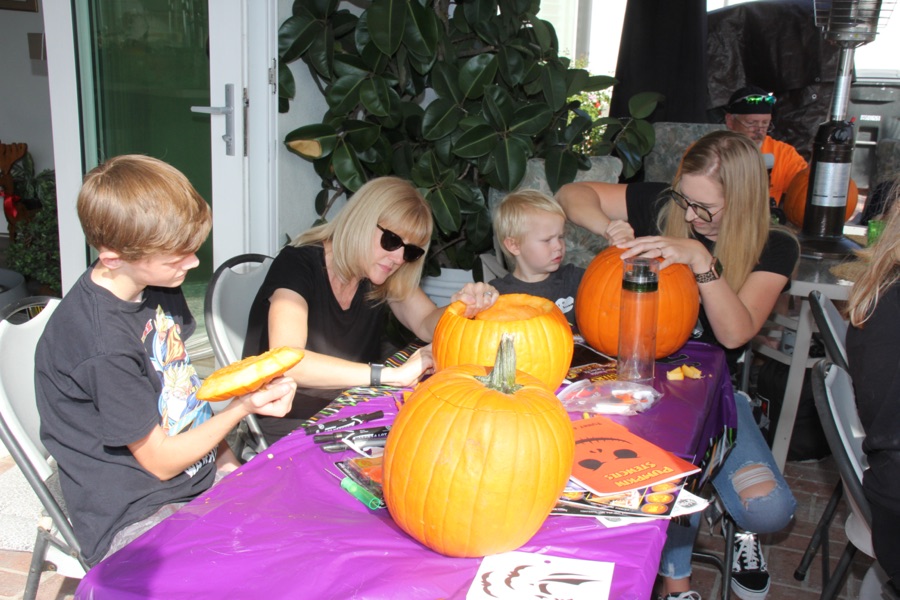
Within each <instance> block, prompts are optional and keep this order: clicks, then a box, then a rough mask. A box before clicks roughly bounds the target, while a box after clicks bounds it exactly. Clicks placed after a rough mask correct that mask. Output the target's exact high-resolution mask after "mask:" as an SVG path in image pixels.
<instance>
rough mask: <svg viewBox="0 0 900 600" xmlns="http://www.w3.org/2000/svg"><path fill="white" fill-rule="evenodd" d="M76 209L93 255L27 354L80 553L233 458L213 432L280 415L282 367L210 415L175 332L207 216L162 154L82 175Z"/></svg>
mask: <svg viewBox="0 0 900 600" xmlns="http://www.w3.org/2000/svg"><path fill="white" fill-rule="evenodd" d="M78 217H79V219H80V221H81V225H82V228H83V229H84V232H85V235H86V237H87V241H88V243H89V244H90V245H92V246H93V247H94V248H96V249H97V251H98V253H99V254H98V258H97V260H96V261H95V262H94V263H93V264H92V265H91V266H90V267H89V268H88V269H87V271H86V272H85V273H84V274H83V275H82V276H81V278H80V279H79V280H78V281H77V282H76V283H75V285H74V286H73V288H72V289H71V290H70V291H69V292H68V293H67V294H66V296H65V298H63V300H62V302H61V303H60V304H59V306H58V307H57V309H56V311H55V312H54V313H53V315H52V316H51V318H50V320H49V322H48V323H47V327H46V330H45V331H44V334H43V335H42V336H41V339H40V341H39V342H38V346H37V351H36V353H35V391H36V394H37V405H38V410H39V412H40V415H41V440H42V441H43V442H44V444H45V446H46V447H47V449H48V450H49V451H50V453H51V454H52V455H53V456H54V458H56V460H57V462H58V464H59V473H60V484H61V486H62V491H63V496H64V497H65V500H66V504H67V505H68V512H69V514H70V515H71V518H72V522H73V525H74V528H75V535H76V537H77V538H78V542H79V544H80V545H81V550H82V552H83V554H84V556H85V558H86V560H87V562H88V563H89V564H91V565H93V564H95V563H97V562H99V561H100V560H101V559H102V558H104V556H106V555H107V554H109V553H111V552H114V551H115V550H116V549H118V548H120V547H122V546H124V545H125V544H126V543H127V542H128V541H130V540H131V539H134V538H135V537H137V536H138V535H139V534H140V533H142V532H143V531H144V530H146V529H149V527H150V526H152V525H153V524H155V523H156V522H159V521H160V520H162V519H163V518H164V517H165V516H168V515H169V514H171V513H173V512H174V511H175V510H176V509H177V508H178V507H180V506H181V505H182V504H184V503H185V502H187V501H189V500H191V499H192V498H194V497H196V496H198V495H199V494H201V493H202V492H204V491H206V490H207V489H209V487H210V486H211V485H213V483H214V481H215V479H216V477H217V469H218V470H219V475H220V476H221V475H223V474H224V473H226V472H230V471H231V470H233V469H235V468H236V467H237V466H238V463H237V460H236V458H235V456H234V454H232V452H231V451H230V450H229V449H228V446H227V445H226V444H225V443H224V442H223V440H224V438H225V435H226V434H227V433H228V432H229V431H231V429H232V428H233V427H234V426H235V425H237V424H238V423H239V422H240V420H241V419H243V418H244V417H245V416H246V415H248V414H250V413H256V414H266V415H275V416H281V415H283V414H285V413H286V412H287V411H288V410H289V409H290V407H291V402H292V400H293V397H294V389H295V388H296V384H295V383H294V382H293V381H291V380H290V379H288V378H281V379H279V380H276V381H275V382H273V383H272V384H270V385H269V386H267V387H266V388H265V389H263V390H261V391H258V392H256V393H253V394H248V395H246V396H241V397H239V398H235V399H234V400H233V401H232V402H231V403H230V404H229V405H228V406H226V407H225V408H224V409H223V410H222V411H220V412H219V413H218V414H216V415H215V416H213V415H212V411H211V410H210V407H209V404H208V403H207V402H200V401H198V400H197V398H196V392H197V389H198V388H199V386H200V379H199V377H198V376H197V373H196V371H195V370H194V367H193V365H192V364H191V361H190V357H189V356H188V354H187V351H186V348H185V341H186V340H187V339H188V337H190V335H191V334H192V333H193V332H194V329H195V327H196V322H195V321H194V318H193V316H192V315H191V313H190V310H189V309H188V306H187V303H186V301H185V299H184V296H183V294H182V292H181V287H180V286H181V284H182V283H183V282H184V278H185V276H186V274H187V272H188V271H189V270H190V269H193V268H194V267H196V266H197V265H198V263H199V261H198V260H197V256H196V254H195V252H196V251H197V250H198V249H199V247H200V244H201V243H202V242H203V241H204V240H205V239H206V236H207V235H208V234H209V230H210V227H211V222H212V220H211V215H210V210H209V206H208V205H207V204H206V202H205V201H204V200H203V198H201V197H200V195H199V194H198V193H197V191H196V190H195V189H194V188H193V186H192V185H191V184H190V182H189V181H188V180H187V178H186V177H185V176H184V175H183V174H182V173H181V172H179V171H178V170H177V169H175V168H174V167H172V166H170V165H167V164H166V163H164V162H162V161H159V160H156V159H154V158H149V157H146V156H137V155H128V156H119V157H116V158H112V159H110V160H109V161H108V162H106V163H105V164H103V165H100V166H99V167H97V168H95V169H94V170H92V171H91V172H90V173H88V174H87V176H86V177H85V179H84V185H83V186H82V189H81V192H80V193H79V195H78Z"/></svg>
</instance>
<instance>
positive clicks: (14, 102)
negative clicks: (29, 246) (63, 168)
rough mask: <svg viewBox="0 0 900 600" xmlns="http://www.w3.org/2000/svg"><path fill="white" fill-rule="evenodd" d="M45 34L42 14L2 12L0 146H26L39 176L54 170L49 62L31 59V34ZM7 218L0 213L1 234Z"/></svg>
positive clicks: (13, 11) (0, 18) (0, 28)
mask: <svg viewBox="0 0 900 600" xmlns="http://www.w3.org/2000/svg"><path fill="white" fill-rule="evenodd" d="M29 33H40V34H43V33H44V22H43V20H42V19H41V15H40V13H33V12H22V11H17V10H0V82H2V92H0V142H3V143H4V144H12V143H25V144H28V151H29V152H30V153H31V156H32V158H34V168H35V170H36V171H37V172H41V171H43V170H44V169H52V168H53V135H52V133H51V131H50V89H49V86H48V83H47V62H46V61H42V60H31V59H30V58H28V34H29ZM5 232H6V217H4V216H3V215H2V213H0V233H5Z"/></svg>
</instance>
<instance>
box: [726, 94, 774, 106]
mask: <svg viewBox="0 0 900 600" xmlns="http://www.w3.org/2000/svg"><path fill="white" fill-rule="evenodd" d="M741 102H746V103H747V104H751V105H752V104H775V96H773V95H772V94H766V95H762V94H750V95H749V96H744V97H743V98H738V99H737V100H735V101H734V102H732V103H731V106H734V105H736V104H740V103H741Z"/></svg>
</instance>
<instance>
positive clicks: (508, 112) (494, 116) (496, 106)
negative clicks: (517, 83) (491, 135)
mask: <svg viewBox="0 0 900 600" xmlns="http://www.w3.org/2000/svg"><path fill="white" fill-rule="evenodd" d="M482 106H484V115H485V116H486V117H487V120H488V122H489V123H490V124H491V125H493V126H494V127H495V128H496V129H498V130H500V131H506V130H507V129H509V127H510V125H511V124H512V120H513V115H514V114H515V111H516V106H515V102H514V101H513V99H512V96H510V95H509V92H507V91H506V90H504V89H503V88H502V87H500V86H499V85H489V86H486V87H485V88H484V100H483V101H482Z"/></svg>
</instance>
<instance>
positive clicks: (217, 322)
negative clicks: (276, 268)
mask: <svg viewBox="0 0 900 600" xmlns="http://www.w3.org/2000/svg"><path fill="white" fill-rule="evenodd" d="M272 260H273V259H272V257H270V256H265V255H263V254H241V255H239V256H235V257H232V258H230V259H228V260H226V261H225V262H224V263H222V264H221V265H220V266H219V268H218V269H216V271H215V273H213V276H212V279H211V280H210V282H209V286H208V287H207V288H206V298H205V299H204V302H203V314H204V317H205V320H206V333H207V335H208V336H209V342H210V345H212V349H213V354H214V355H215V357H216V363H217V364H218V366H219V367H223V366H226V365H230V364H231V363H234V362H236V361H238V360H240V359H241V355H242V354H243V350H244V338H245V337H246V335H247V321H248V319H249V317H250V306H251V305H252V304H253V299H254V298H255V297H256V292H258V291H259V288H260V286H261V285H262V283H263V280H265V278H266V274H267V273H268V272H269V267H270V266H271V265H272ZM244 420H245V422H246V423H247V428H248V429H249V430H250V431H249V438H250V439H249V440H247V444H248V446H249V448H250V450H251V451H252V453H254V454H255V453H258V452H261V451H262V450H265V449H266V448H267V447H268V444H267V443H266V438H265V436H264V435H263V433H262V429H260V427H259V422H258V421H257V420H256V417H255V416H254V415H248V416H247V417H246V418H245V419H244Z"/></svg>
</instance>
